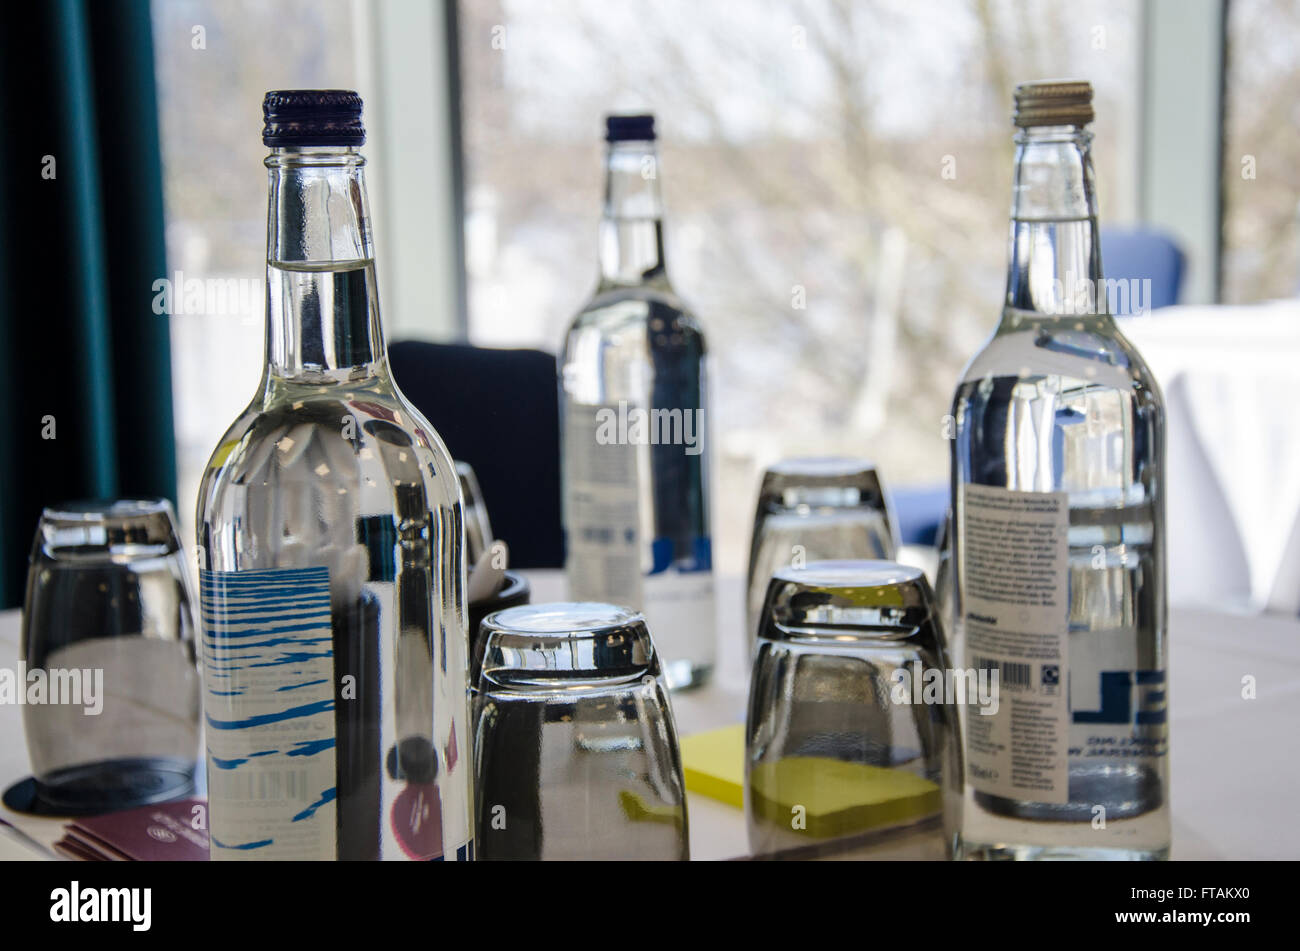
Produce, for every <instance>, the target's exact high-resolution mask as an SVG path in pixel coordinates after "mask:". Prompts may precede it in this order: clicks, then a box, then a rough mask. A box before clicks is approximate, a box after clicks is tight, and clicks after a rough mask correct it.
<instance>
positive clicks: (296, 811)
mask: <svg viewBox="0 0 1300 951" xmlns="http://www.w3.org/2000/svg"><path fill="white" fill-rule="evenodd" d="M199 581H200V591H201V597H200V601H199V606H200V616H201V620H202V627H203V665H204V684H205V687H204V705H203V712H204V724H205V726H206V728H207V729H206V735H207V746H208V749H207V758H208V803H209V805H208V822H209V827H210V830H211V841H212V851H211V857H212V858H214V859H319V860H332V859H334V858H335V856H336V847H335V841H336V837H335V812H336V809H335V802H334V800H335V796H336V782H335V761H334V757H335V740H336V737H335V728H334V648H333V628H332V626H331V622H330V590H329V569H328V568H325V567H320V568H273V569H268V570H260V571H201V572H199Z"/></svg>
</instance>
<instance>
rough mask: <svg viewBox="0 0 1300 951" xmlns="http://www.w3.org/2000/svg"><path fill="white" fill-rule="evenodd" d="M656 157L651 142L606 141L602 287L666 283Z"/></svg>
mask: <svg viewBox="0 0 1300 951" xmlns="http://www.w3.org/2000/svg"><path fill="white" fill-rule="evenodd" d="M663 234H664V227H663V201H662V200H661V198H660V195H659V158H658V155H657V154H656V150H655V144H654V143H653V142H611V143H610V145H609V150H608V152H607V154H606V157H605V210H604V213H603V215H602V217H601V221H600V286H601V289H609V288H614V287H631V286H636V285H641V284H665V285H666V284H667V281H668V276H667V272H666V270H665V268H664V237H663Z"/></svg>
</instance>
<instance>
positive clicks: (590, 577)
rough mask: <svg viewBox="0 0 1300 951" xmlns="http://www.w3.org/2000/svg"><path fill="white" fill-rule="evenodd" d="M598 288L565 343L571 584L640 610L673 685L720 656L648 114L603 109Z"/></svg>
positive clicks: (692, 372) (704, 497) (695, 415)
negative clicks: (606, 115) (605, 113)
mask: <svg viewBox="0 0 1300 951" xmlns="http://www.w3.org/2000/svg"><path fill="white" fill-rule="evenodd" d="M605 137H606V140H607V142H608V151H607V156H606V164H605V210H604V215H603V217H602V219H601V224H600V278H599V281H598V284H597V287H596V293H595V296H594V297H593V298H592V299H591V301H590V302H589V303H588V304H587V305H586V307H584V308H583V310H582V312H581V313H579V314H578V316H577V317H576V318H574V321H573V323H572V325H571V326H570V327H569V331H568V335H567V337H566V338H565V342H564V350H563V353H562V354H561V355H560V407H561V429H562V433H563V443H564V446H563V472H564V528H565V547H566V559H565V561H566V568H567V571H568V578H569V595H570V598H571V599H572V600H574V601H601V602H608V603H611V604H617V605H622V606H625V607H628V608H631V609H633V610H636V611H641V612H642V613H643V614H644V615H645V617H646V621H647V623H648V624H649V626H650V629H651V630H653V631H654V632H655V643H656V644H657V645H658V647H659V650H660V652H661V654H662V657H663V664H664V672H665V676H666V679H667V681H668V683H669V685H670V686H672V687H686V686H695V685H698V684H702V683H704V682H705V681H707V679H708V678H709V676H710V673H711V672H712V669H713V662H714V652H715V647H714V613H713V612H714V602H713V574H712V565H713V559H712V549H711V539H710V534H709V500H708V481H707V477H708V470H707V463H706V459H707V455H708V443H707V440H706V432H705V430H706V422H707V420H706V402H707V393H706V386H707V384H706V378H705V355H706V350H705V345H704V334H703V332H702V331H701V329H700V325H699V322H698V321H697V320H696V319H695V317H694V315H692V314H691V313H690V312H689V311H688V310H687V309H686V306H685V305H684V304H683V303H682V301H681V300H680V299H679V298H678V296H677V294H676V292H674V291H673V289H672V286H671V285H670V284H669V282H668V273H667V271H666V270H665V267H664V251H663V248H664V243H663V207H662V203H661V200H660V194H659V165H658V159H657V156H656V150H655V130H654V117H653V116H610V117H609V118H608V119H607V120H606V136H605Z"/></svg>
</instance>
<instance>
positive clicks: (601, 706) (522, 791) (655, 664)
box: [474, 602, 689, 859]
mask: <svg viewBox="0 0 1300 951" xmlns="http://www.w3.org/2000/svg"><path fill="white" fill-rule="evenodd" d="M482 633H483V637H484V638H485V641H486V649H485V656H484V659H483V671H482V674H481V676H480V678H479V682H478V686H477V688H476V691H475V702H474V710H475V722H476V723H477V727H476V737H475V763H476V766H477V771H478V784H477V792H476V797H475V798H476V807H477V809H478V829H477V836H476V838H477V843H478V854H479V857H480V858H484V859H686V858H689V852H688V841H687V825H686V793H685V785H684V783H683V781H682V766H681V756H680V753H679V751H678V746H677V733H676V729H675V727H674V725H673V716H672V709H671V708H670V706H669V701H668V693H667V688H666V686H665V684H664V678H663V674H662V671H661V668H660V663H659V657H658V654H657V653H656V651H655V648H654V644H653V643H652V641H651V639H650V632H649V631H648V629H647V628H646V625H645V621H644V619H643V618H642V617H641V615H640V614H637V613H635V612H633V611H630V610H628V609H626V608H620V607H615V606H613V605H608V604H599V603H590V602H585V603H563V604H540V605H525V606H521V607H515V608H509V609H507V610H505V611H499V612H497V613H496V614H492V615H490V616H489V617H488V618H487V619H486V620H484V622H483V631H482Z"/></svg>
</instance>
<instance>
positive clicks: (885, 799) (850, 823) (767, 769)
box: [752, 756, 942, 839]
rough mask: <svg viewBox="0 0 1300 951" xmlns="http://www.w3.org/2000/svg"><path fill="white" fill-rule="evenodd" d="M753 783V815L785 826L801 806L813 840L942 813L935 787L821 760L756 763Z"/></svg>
mask: <svg viewBox="0 0 1300 951" xmlns="http://www.w3.org/2000/svg"><path fill="white" fill-rule="evenodd" d="M752 781H753V794H754V812H755V813H756V814H758V815H760V816H762V817H763V818H765V819H768V820H769V821H771V822H777V823H782V824H784V823H788V822H789V821H790V816H791V810H792V809H793V808H794V807H796V806H802V807H803V809H804V813H805V818H806V821H807V832H808V834H809V835H810V836H812V837H813V838H815V839H825V838H831V837H833V836H841V835H850V834H853V833H858V832H867V831H869V830H871V829H883V828H887V827H889V826H895V825H904V824H906V823H909V822H914V821H916V820H918V819H923V818H925V817H927V816H931V815H935V814H937V813H938V812H939V810H940V808H941V807H942V796H941V794H940V790H939V786H938V785H937V784H935V783H932V782H930V781H929V780H928V779H925V778H923V777H921V776H917V775H916V774H915V773H911V772H908V771H907V770H905V769H890V768H887V767H883V766H867V765H865V764H863V763H846V762H843V761H842V760H836V759H828V758H826V757H822V756H787V757H786V758H784V759H780V760H776V761H775V762H768V763H760V764H758V765H757V766H755V767H754V775H753V780H752Z"/></svg>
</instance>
